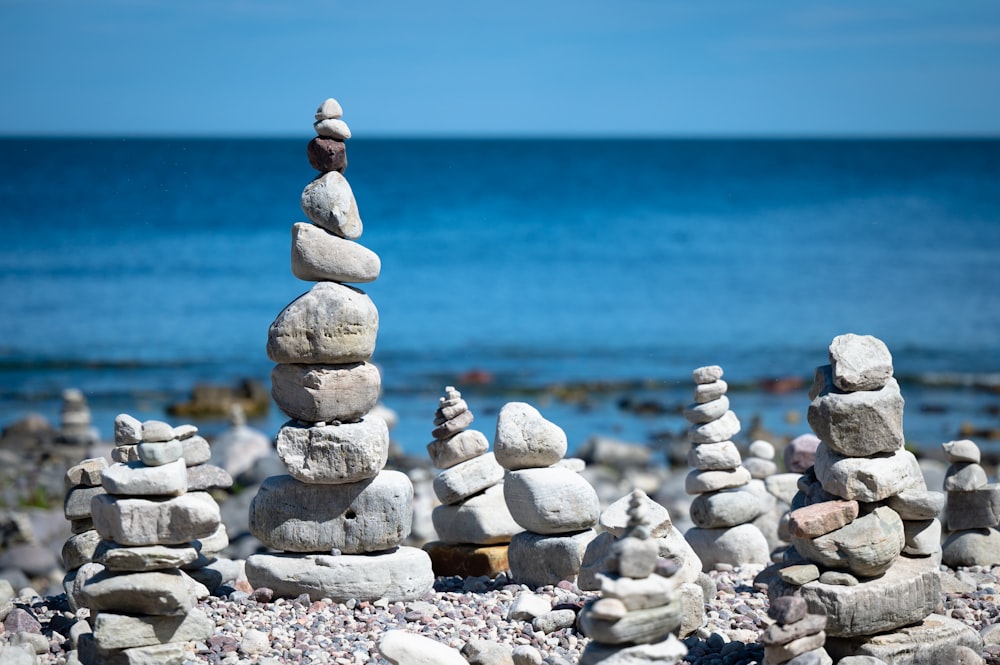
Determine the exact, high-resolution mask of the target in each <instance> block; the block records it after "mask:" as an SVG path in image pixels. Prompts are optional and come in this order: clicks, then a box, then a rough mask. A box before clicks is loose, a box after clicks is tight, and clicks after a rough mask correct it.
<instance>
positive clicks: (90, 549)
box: [62, 457, 108, 611]
mask: <svg viewBox="0 0 1000 665" xmlns="http://www.w3.org/2000/svg"><path fill="white" fill-rule="evenodd" d="M106 468H108V463H107V460H105V459H104V458H103V457H93V458H90V459H85V460H83V461H82V462H80V463H79V464H75V465H74V466H72V467H70V468H69V469H68V470H67V471H66V475H65V477H64V482H65V485H66V498H65V500H64V501H63V515H64V516H65V517H66V519H67V520H69V525H70V531H71V532H72V533H73V535H72V536H70V537H69V538H68V539H67V540H66V542H65V543H64V544H63V548H62V563H63V569H64V570H65V571H66V575H65V576H64V577H63V588H64V589H65V591H66V600H67V601H68V602H69V606H70V608H71V609H72V610H73V611H76V610H77V609H78V608H79V607H80V605H79V590H80V588H81V587H82V586H83V584H84V583H85V582H86V581H87V580H88V579H89V578H90V577H92V576H93V575H95V574H97V573H99V572H100V571H101V570H103V566H101V565H100V564H95V563H93V559H94V551H95V550H96V549H97V546H98V545H99V544H100V542H101V534H99V533H97V529H95V528H94V520H93V517H92V515H91V512H90V501H91V499H93V498H94V497H95V496H97V495H98V494H107V491H106V490H105V489H104V487H103V486H102V485H101V474H102V473H104V470H105V469H106Z"/></svg>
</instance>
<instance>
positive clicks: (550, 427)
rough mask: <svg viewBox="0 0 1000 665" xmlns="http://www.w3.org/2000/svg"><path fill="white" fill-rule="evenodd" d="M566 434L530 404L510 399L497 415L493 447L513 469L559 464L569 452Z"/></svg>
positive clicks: (497, 454)
mask: <svg viewBox="0 0 1000 665" xmlns="http://www.w3.org/2000/svg"><path fill="white" fill-rule="evenodd" d="M566 448H567V442H566V433H565V432H564V431H563V430H562V428H560V427H559V426H558V425H556V424H555V423H552V422H549V421H548V420H546V419H545V418H543V417H542V414H540V413H539V412H538V410H537V409H535V408H534V407H533V406H531V405H530V404H526V403H524V402H508V403H507V404H505V405H504V406H503V408H501V409H500V413H499V414H498V415H497V430H496V437H495V438H494V440H493V449H494V453H495V454H496V459H497V462H499V463H500V465H501V466H502V467H504V468H505V469H509V470H511V471H514V470H517V469H526V468H530V467H543V466H549V465H551V464H555V463H556V462H558V461H559V460H561V459H562V458H563V457H564V456H565V455H566Z"/></svg>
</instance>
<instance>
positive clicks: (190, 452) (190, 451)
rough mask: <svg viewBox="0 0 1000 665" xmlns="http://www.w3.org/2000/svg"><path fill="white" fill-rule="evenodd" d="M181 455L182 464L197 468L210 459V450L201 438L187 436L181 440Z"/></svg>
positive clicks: (206, 442) (203, 438)
mask: <svg viewBox="0 0 1000 665" xmlns="http://www.w3.org/2000/svg"><path fill="white" fill-rule="evenodd" d="M181 448H182V454H183V455H184V464H186V465H187V466H197V465H199V464H204V463H205V462H207V461H208V460H210V459H212V448H211V447H210V446H209V445H208V441H206V440H205V437H203V436H189V437H188V438H186V439H181Z"/></svg>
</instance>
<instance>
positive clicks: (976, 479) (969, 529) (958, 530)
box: [941, 439, 1000, 568]
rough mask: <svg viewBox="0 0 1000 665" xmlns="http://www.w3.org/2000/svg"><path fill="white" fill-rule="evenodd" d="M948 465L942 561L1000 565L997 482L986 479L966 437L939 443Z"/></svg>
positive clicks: (999, 489) (999, 490)
mask: <svg viewBox="0 0 1000 665" xmlns="http://www.w3.org/2000/svg"><path fill="white" fill-rule="evenodd" d="M941 447H942V448H943V449H944V453H945V456H946V457H947V458H948V462H949V463H950V466H949V467H948V471H947V473H946V475H945V479H944V490H945V493H946V495H947V499H948V500H947V504H946V506H945V513H944V515H945V524H947V527H948V538H947V539H946V540H945V541H944V544H943V545H942V546H941V548H942V561H943V562H944V563H945V565H947V566H950V567H952V568H958V567H959V566H996V565H1000V529H998V528H997V527H998V526H1000V485H997V484H996V483H990V482H989V481H988V478H987V475H986V470H985V469H983V467H982V466H981V465H980V461H981V455H980V451H979V446H977V445H976V444H975V442H973V441H970V440H968V439H962V440H960V441H949V442H948V443H944V444H941Z"/></svg>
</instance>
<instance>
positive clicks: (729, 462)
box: [687, 441, 743, 471]
mask: <svg viewBox="0 0 1000 665" xmlns="http://www.w3.org/2000/svg"><path fill="white" fill-rule="evenodd" d="M687 459H688V465H689V466H692V467H694V468H695V469H698V470H700V471H728V470H730V469H735V468H737V467H739V466H740V465H741V464H742V463H743V460H742V459H741V458H740V451H739V449H738V448H737V447H736V444H735V443H733V442H732V441H719V442H717V443H701V444H698V445H696V446H691V448H690V449H689V450H688V455H687Z"/></svg>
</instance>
